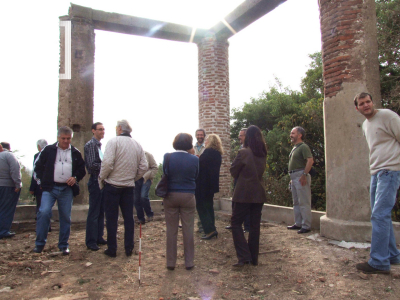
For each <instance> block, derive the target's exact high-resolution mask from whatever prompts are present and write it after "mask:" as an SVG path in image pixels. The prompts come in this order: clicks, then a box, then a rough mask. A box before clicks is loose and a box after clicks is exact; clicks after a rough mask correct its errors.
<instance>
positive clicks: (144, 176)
mask: <svg viewBox="0 0 400 300" xmlns="http://www.w3.org/2000/svg"><path fill="white" fill-rule="evenodd" d="M149 178H150V172H146V173H145V174H144V175H143V183H146V181H147V180H149Z"/></svg>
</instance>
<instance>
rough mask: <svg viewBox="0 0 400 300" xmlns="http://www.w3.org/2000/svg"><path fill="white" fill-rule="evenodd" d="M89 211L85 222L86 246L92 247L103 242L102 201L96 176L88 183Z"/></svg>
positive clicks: (91, 177)
mask: <svg viewBox="0 0 400 300" xmlns="http://www.w3.org/2000/svg"><path fill="white" fill-rule="evenodd" d="M88 190H89V211H88V216H87V220H86V240H85V242H86V246H88V247H94V246H96V245H97V242H100V241H102V240H103V234H104V199H103V197H102V192H101V190H100V187H99V181H98V179H97V177H96V176H90V178H89V182H88Z"/></svg>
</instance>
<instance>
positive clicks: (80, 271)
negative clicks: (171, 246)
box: [0, 216, 400, 300]
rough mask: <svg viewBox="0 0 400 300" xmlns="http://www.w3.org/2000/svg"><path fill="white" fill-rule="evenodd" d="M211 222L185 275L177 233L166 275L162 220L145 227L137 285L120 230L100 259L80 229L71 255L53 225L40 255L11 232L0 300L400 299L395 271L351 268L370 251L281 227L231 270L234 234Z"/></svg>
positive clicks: (267, 227)
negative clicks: (113, 251)
mask: <svg viewBox="0 0 400 300" xmlns="http://www.w3.org/2000/svg"><path fill="white" fill-rule="evenodd" d="M216 223H217V224H216V225H217V228H218V229H219V230H218V231H219V235H218V239H213V240H210V241H202V240H200V234H199V233H196V234H195V235H196V238H195V268H194V269H193V270H191V271H187V270H186V269H185V268H184V264H183V245H182V231H181V230H179V238H178V262H177V266H176V268H175V271H169V270H167V269H166V267H165V239H166V236H165V229H166V227H165V222H164V219H163V216H158V217H157V218H156V219H155V221H153V222H150V223H147V224H145V225H143V226H142V230H143V232H142V267H141V284H140V285H139V282H138V258H139V256H138V255H133V256H131V257H129V258H128V257H126V256H125V253H124V250H123V226H122V225H120V226H119V229H118V236H119V239H118V243H119V247H120V248H119V251H118V254H117V257H116V258H110V257H107V256H105V255H104V253H103V250H104V249H105V248H106V246H102V247H101V248H102V249H101V250H100V251H97V252H92V251H89V250H87V249H86V246H85V230H84V228H83V227H82V226H80V228H79V227H76V226H75V227H73V228H72V231H71V237H70V240H69V242H70V249H71V255H69V256H62V255H60V253H57V251H58V249H57V241H58V230H57V225H55V226H53V227H54V228H55V230H53V232H51V233H49V239H48V243H47V245H46V247H45V251H44V252H43V253H42V254H35V253H33V252H32V249H33V247H34V240H35V232H32V231H31V232H23V233H18V232H17V235H16V236H15V237H14V238H12V239H4V240H0V299H2V300H6V299H58V300H60V299H170V300H173V299H400V285H399V282H400V268H397V267H396V268H392V274H391V275H363V274H361V273H359V272H357V271H356V269H355V264H356V263H357V262H362V261H365V260H366V259H367V257H368V254H369V250H365V249H362V250H360V249H344V248H339V247H338V246H334V245H331V244H328V241H327V240H326V239H323V241H322V242H316V241H312V240H309V239H307V238H306V236H307V235H299V234H297V233H296V231H289V230H287V229H286V226H285V224H279V225H277V224H270V223H263V224H262V228H261V238H260V243H261V245H260V258H259V262H260V264H259V265H258V266H256V267H255V266H245V267H244V268H242V269H236V268H233V267H232V264H234V263H236V262H237V259H236V254H235V250H234V247H233V241H232V234H231V232H230V231H228V230H226V229H224V227H225V226H226V225H227V222H224V221H221V220H217V221H216ZM137 229H138V227H137V228H135V241H136V242H135V249H136V250H138V249H139V242H138V238H139V236H138V233H139V230H137ZM312 233H313V232H312ZM314 233H315V232H314ZM246 235H247V234H246Z"/></svg>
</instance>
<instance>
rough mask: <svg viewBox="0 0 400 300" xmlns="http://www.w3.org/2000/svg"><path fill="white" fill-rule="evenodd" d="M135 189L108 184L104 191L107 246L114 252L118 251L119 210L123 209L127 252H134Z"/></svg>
mask: <svg viewBox="0 0 400 300" xmlns="http://www.w3.org/2000/svg"><path fill="white" fill-rule="evenodd" d="M133 191H134V188H133V187H121V188H117V187H114V186H112V185H110V184H106V185H105V186H104V189H103V197H104V205H105V212H106V218H107V224H106V225H107V246H108V249H109V250H110V251H112V252H116V251H117V230H118V208H119V207H121V212H122V216H123V217H124V227H125V250H129V251H130V250H132V249H133V246H134V241H133V235H134V226H135V222H134V219H133Z"/></svg>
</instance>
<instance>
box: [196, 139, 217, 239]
mask: <svg viewBox="0 0 400 300" xmlns="http://www.w3.org/2000/svg"><path fill="white" fill-rule="evenodd" d="M223 153H224V151H223V148H222V143H221V139H220V138H219V136H218V135H216V134H210V135H208V137H207V139H206V149H205V150H204V152H203V153H202V154H201V155H200V158H199V176H198V177H197V180H196V209H197V212H198V214H199V217H200V221H201V224H202V226H203V229H204V233H205V235H204V236H203V237H202V239H205V240H209V239H211V238H213V237H214V236H215V237H218V232H217V229H216V228H215V216H214V194H215V193H218V192H219V171H220V168H221V162H222V154H223Z"/></svg>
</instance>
